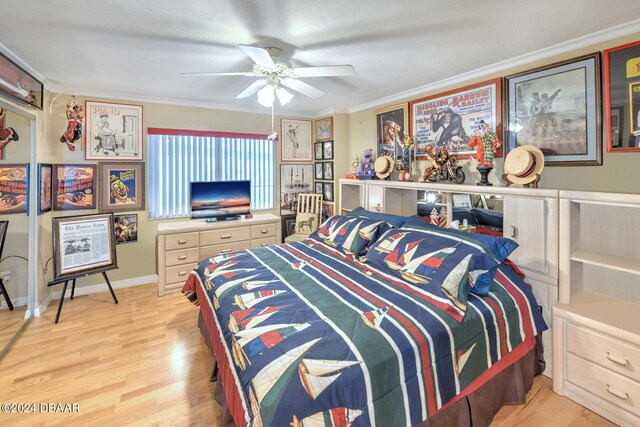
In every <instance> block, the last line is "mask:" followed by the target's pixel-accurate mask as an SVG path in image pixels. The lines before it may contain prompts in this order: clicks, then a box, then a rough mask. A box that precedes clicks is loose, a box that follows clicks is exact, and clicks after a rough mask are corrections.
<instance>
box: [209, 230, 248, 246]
mask: <svg viewBox="0 0 640 427" xmlns="http://www.w3.org/2000/svg"><path fill="white" fill-rule="evenodd" d="M250 238H251V230H250V228H249V227H236V228H228V229H224V230H211V231H201V232H200V246H207V245H216V244H220V243H228V242H239V241H241V240H249V239H250Z"/></svg>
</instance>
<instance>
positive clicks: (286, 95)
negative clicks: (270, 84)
mask: <svg viewBox="0 0 640 427" xmlns="http://www.w3.org/2000/svg"><path fill="white" fill-rule="evenodd" d="M276 96H277V97H278V101H280V105H285V104H287V103H288V102H289V101H291V99H293V94H292V93H291V92H289V91H288V90H286V89H285V88H283V87H279V88H277V89H276Z"/></svg>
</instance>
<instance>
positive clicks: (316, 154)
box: [313, 142, 324, 160]
mask: <svg viewBox="0 0 640 427" xmlns="http://www.w3.org/2000/svg"><path fill="white" fill-rule="evenodd" d="M322 144H323V143H322V142H316V143H315V144H314V145H313V160H322V159H323V157H324V155H323V154H324V146H323V145H322Z"/></svg>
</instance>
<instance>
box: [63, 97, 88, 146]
mask: <svg viewBox="0 0 640 427" xmlns="http://www.w3.org/2000/svg"><path fill="white" fill-rule="evenodd" d="M67 120H68V122H67V129H66V130H65V131H64V133H63V134H62V136H61V137H60V142H63V143H66V144H67V148H68V149H69V150H70V151H75V149H76V146H75V145H73V144H74V143H75V142H76V141H77V140H79V139H80V137H82V128H83V127H84V108H82V105H80V104H78V103H77V102H76V100H75V99H72V100H71V101H69V102H67Z"/></svg>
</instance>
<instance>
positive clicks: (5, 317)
mask: <svg viewBox="0 0 640 427" xmlns="http://www.w3.org/2000/svg"><path fill="white" fill-rule="evenodd" d="M1 298H2V297H1V296H0V299H1ZM25 311H27V308H26V307H15V308H14V309H13V310H11V311H10V310H9V309H8V308H4V307H3V308H2V310H0V353H2V350H3V349H4V347H5V345H7V344H8V343H9V341H11V340H12V339H13V337H14V336H15V334H16V333H17V332H18V331H19V330H20V328H21V327H22V325H24V322H25V320H24V313H25Z"/></svg>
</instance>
